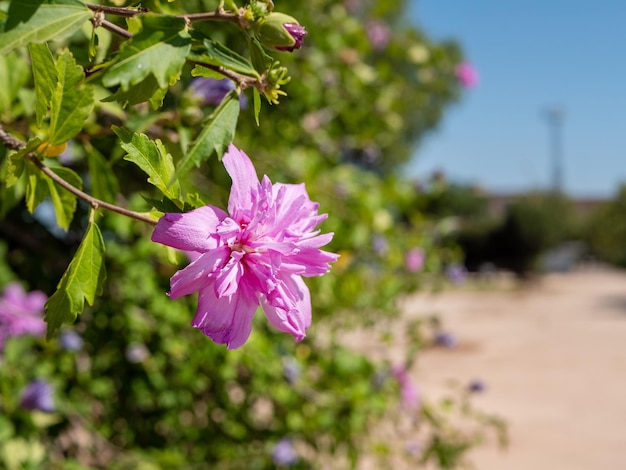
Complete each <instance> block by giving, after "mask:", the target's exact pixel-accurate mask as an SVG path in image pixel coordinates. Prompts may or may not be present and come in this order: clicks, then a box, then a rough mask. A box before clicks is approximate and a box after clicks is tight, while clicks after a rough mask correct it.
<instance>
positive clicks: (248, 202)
mask: <svg viewBox="0 0 626 470" xmlns="http://www.w3.org/2000/svg"><path fill="white" fill-rule="evenodd" d="M222 162H224V166H225V167H226V171H227V172H228V174H229V175H230V177H231V179H232V180H233V185H232V187H231V190H230V197H229V199H228V212H229V213H230V215H231V217H233V218H234V219H235V220H237V221H239V222H240V220H239V218H238V217H237V214H239V213H241V212H242V211H245V210H247V209H250V208H251V207H252V193H253V192H256V191H258V187H259V178H258V176H257V174H256V170H255V169H254V165H253V164H252V161H250V158H249V157H248V156H247V155H246V154H245V153H244V152H243V151H241V150H239V149H238V148H237V147H235V146H234V145H233V144H231V145H230V146H229V147H228V152H226V153H225V154H224V157H223V158H222Z"/></svg>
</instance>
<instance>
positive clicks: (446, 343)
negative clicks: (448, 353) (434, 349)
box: [435, 331, 457, 349]
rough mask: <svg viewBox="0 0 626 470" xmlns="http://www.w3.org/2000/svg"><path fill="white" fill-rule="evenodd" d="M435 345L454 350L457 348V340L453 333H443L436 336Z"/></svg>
mask: <svg viewBox="0 0 626 470" xmlns="http://www.w3.org/2000/svg"><path fill="white" fill-rule="evenodd" d="M435 344H436V345H437V346H441V347H444V348H448V349H454V348H456V345H457V340H456V337H455V336H454V335H453V334H452V333H446V332H444V331H442V332H439V333H437V334H436V335H435Z"/></svg>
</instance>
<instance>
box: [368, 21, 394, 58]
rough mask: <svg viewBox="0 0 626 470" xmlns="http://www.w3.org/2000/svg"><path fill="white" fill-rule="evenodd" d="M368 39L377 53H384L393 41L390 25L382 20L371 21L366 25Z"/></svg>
mask: <svg viewBox="0 0 626 470" xmlns="http://www.w3.org/2000/svg"><path fill="white" fill-rule="evenodd" d="M365 31H366V32H367V38H368V39H369V41H370V44H371V45H372V49H374V50H375V51H383V50H385V48H386V47H387V44H389V40H390V39H391V30H390V29H389V25H388V24H387V23H385V22H384V21H381V20H369V21H368V22H367V23H366V24H365Z"/></svg>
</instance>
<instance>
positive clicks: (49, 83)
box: [28, 43, 58, 127]
mask: <svg viewBox="0 0 626 470" xmlns="http://www.w3.org/2000/svg"><path fill="white" fill-rule="evenodd" d="M28 52H29V53H30V61H31V65H32V68H33V78H34V81H35V114H36V116H37V126H38V127H41V124H42V123H43V120H44V118H45V117H46V115H47V114H48V108H49V107H50V101H51V100H52V93H53V92H54V90H55V88H56V86H57V82H58V74H57V69H56V64H55V63H54V57H52V52H50V48H48V45H47V44H45V43H44V44H29V45H28Z"/></svg>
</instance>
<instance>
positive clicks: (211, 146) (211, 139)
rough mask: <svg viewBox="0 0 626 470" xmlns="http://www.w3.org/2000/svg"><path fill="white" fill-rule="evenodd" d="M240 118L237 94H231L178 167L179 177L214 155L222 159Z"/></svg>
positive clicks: (211, 116)
mask: <svg viewBox="0 0 626 470" xmlns="http://www.w3.org/2000/svg"><path fill="white" fill-rule="evenodd" d="M238 118H239V98H238V96H237V93H236V92H230V93H228V94H227V95H226V96H225V97H224V99H223V100H222V102H221V103H220V105H219V106H218V107H217V108H216V109H215V111H214V112H213V113H212V114H211V115H210V116H209V117H208V118H207V120H206V121H205V122H204V123H203V127H202V131H201V132H200V134H199V135H198V137H197V138H196V140H195V141H194V143H193V144H192V146H191V148H190V149H189V151H188V152H187V155H186V156H185V157H184V158H183V160H182V161H181V162H180V163H179V165H178V169H177V172H176V173H177V175H178V177H179V178H181V177H182V176H184V175H186V174H187V173H188V172H189V171H190V170H191V169H192V168H193V166H194V165H195V166H200V164H201V163H202V162H203V161H206V160H207V159H208V158H209V157H211V156H212V155H213V154H214V153H215V154H216V155H217V157H218V158H219V159H221V158H222V155H224V152H226V150H227V149H228V144H230V143H231V142H232V141H233V139H234V137H235V130H236V127H237V119H238Z"/></svg>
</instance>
